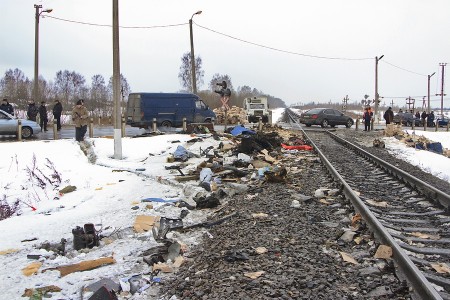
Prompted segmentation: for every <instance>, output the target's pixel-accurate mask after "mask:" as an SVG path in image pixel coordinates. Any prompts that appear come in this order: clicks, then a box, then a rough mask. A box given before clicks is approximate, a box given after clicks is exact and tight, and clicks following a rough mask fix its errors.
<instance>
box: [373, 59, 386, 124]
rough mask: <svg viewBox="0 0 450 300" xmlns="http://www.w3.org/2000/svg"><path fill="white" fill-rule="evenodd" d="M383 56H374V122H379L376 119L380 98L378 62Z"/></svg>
mask: <svg viewBox="0 0 450 300" xmlns="http://www.w3.org/2000/svg"><path fill="white" fill-rule="evenodd" d="M383 56H384V55H381V56H380V57H378V56H375V121H377V123H378V122H379V119H378V102H379V101H380V100H379V98H380V96H379V95H378V62H379V61H380V60H381V59H382V58H383Z"/></svg>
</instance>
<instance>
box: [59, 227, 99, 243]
mask: <svg viewBox="0 0 450 300" xmlns="http://www.w3.org/2000/svg"><path fill="white" fill-rule="evenodd" d="M72 235H73V248H74V249H75V250H80V249H84V248H93V247H95V246H98V245H99V244H100V238H99V236H98V232H97V230H95V226H94V224H92V223H87V224H84V226H83V228H81V227H80V226H77V227H76V228H74V229H72ZM61 243H62V241H61Z"/></svg>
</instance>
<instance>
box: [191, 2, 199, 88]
mask: <svg viewBox="0 0 450 300" xmlns="http://www.w3.org/2000/svg"><path fill="white" fill-rule="evenodd" d="M201 13H202V11H201V10H199V11H197V12H196V13H194V14H192V17H191V18H190V19H189V32H190V39H191V73H192V93H193V94H197V79H196V76H195V55H194V34H193V32H192V18H194V16H195V15H199V14H201Z"/></svg>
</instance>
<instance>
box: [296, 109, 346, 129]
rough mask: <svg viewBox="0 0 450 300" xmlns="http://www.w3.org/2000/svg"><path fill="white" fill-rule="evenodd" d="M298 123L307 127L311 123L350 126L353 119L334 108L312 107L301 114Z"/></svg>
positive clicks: (323, 125)
mask: <svg viewBox="0 0 450 300" xmlns="http://www.w3.org/2000/svg"><path fill="white" fill-rule="evenodd" d="M300 123H302V124H305V125H306V126H307V127H310V126H311V125H320V126H322V127H327V126H328V125H330V126H331V127H335V126H336V125H345V127H347V128H350V127H352V125H353V119H352V118H351V117H349V116H347V115H344V113H342V112H340V111H339V110H336V109H332V108H313V109H310V110H308V111H306V112H304V113H302V114H301V116H300Z"/></svg>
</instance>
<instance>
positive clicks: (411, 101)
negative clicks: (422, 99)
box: [406, 96, 416, 113]
mask: <svg viewBox="0 0 450 300" xmlns="http://www.w3.org/2000/svg"><path fill="white" fill-rule="evenodd" d="M415 102H416V99H414V98H411V96H409V97H408V98H406V104H407V105H408V110H409V111H410V112H411V105H412V110H413V113H414V103H415Z"/></svg>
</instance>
